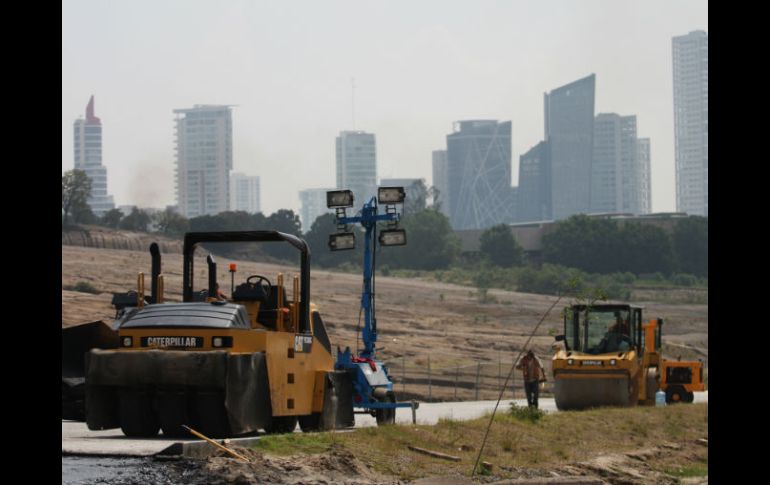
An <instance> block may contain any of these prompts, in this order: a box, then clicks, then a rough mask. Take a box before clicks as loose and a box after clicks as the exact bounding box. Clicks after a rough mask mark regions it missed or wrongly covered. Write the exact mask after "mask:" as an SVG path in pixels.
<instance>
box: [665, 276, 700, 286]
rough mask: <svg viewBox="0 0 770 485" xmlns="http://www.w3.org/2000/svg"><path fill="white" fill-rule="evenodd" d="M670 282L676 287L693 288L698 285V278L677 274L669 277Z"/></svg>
mask: <svg viewBox="0 0 770 485" xmlns="http://www.w3.org/2000/svg"><path fill="white" fill-rule="evenodd" d="M671 282H672V283H674V284H675V285H677V286H687V287H690V286H695V285H696V284H697V283H698V278H697V277H695V276H693V275H691V274H682V273H678V274H675V275H674V276H672V277H671Z"/></svg>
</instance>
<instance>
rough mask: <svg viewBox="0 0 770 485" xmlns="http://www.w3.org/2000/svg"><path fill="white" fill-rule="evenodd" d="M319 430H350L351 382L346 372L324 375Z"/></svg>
mask: <svg viewBox="0 0 770 485" xmlns="http://www.w3.org/2000/svg"><path fill="white" fill-rule="evenodd" d="M325 382H326V388H325V390H324V407H323V412H322V414H321V429H327V430H328V429H338V428H350V427H353V426H354V425H355V418H354V417H353V380H352V378H351V375H350V374H349V373H348V372H346V371H332V372H329V373H328V374H326V379H325Z"/></svg>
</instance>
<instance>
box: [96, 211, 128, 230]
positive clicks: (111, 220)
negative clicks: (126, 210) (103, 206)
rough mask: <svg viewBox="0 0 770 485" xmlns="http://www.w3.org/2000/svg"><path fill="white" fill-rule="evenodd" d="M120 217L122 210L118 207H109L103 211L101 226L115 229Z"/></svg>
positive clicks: (121, 217)
mask: <svg viewBox="0 0 770 485" xmlns="http://www.w3.org/2000/svg"><path fill="white" fill-rule="evenodd" d="M121 219H123V212H121V210H120V209H110V210H108V211H107V212H105V213H104V215H103V216H102V218H101V221H100V222H101V224H102V225H103V226H107V227H111V228H113V229H117V228H118V226H119V225H120V220H121Z"/></svg>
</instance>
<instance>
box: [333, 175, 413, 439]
mask: <svg viewBox="0 0 770 485" xmlns="http://www.w3.org/2000/svg"><path fill="white" fill-rule="evenodd" d="M405 197H406V193H405V191H404V188H403V187H380V188H378V190H377V197H372V198H371V199H370V200H369V201H368V202H366V203H365V204H364V205H363V207H362V208H361V211H360V212H359V213H358V214H357V215H355V216H353V217H348V216H347V214H346V213H345V210H346V208H348V207H352V206H353V200H354V198H353V193H352V192H351V191H350V190H337V191H331V192H327V193H326V203H327V206H328V207H329V208H330V209H335V211H336V214H335V216H336V221H337V233H336V234H332V235H330V236H329V249H331V250H332V251H341V250H347V249H354V248H355V239H356V235H355V233H354V232H351V231H350V230H349V228H348V225H349V224H353V225H355V224H361V226H362V227H363V228H364V230H365V232H364V264H363V270H364V288H363V292H362V293H361V313H363V314H364V328H363V332H362V335H361V340H362V341H363V345H364V348H363V350H361V351H357V352H356V354H357V355H354V353H353V352H352V351H351V349H350V347H347V348H345V351H344V352H343V351H340V350H339V348H338V349H337V360H336V362H335V365H334V368H335V369H336V370H344V371H347V372H348V373H350V375H351V380H352V383H353V408H354V409H356V414H371V415H372V416H374V417H376V419H377V424H378V425H383V424H393V423H395V421H396V408H407V407H411V408H412V409H413V411H414V409H416V408H417V403H416V402H409V403H398V402H397V401H396V395H395V392H394V391H393V382H392V380H391V378H390V375H389V374H388V368H387V366H386V365H385V363H384V362H382V361H380V360H377V355H376V354H377V350H378V349H377V348H375V343H376V342H377V318H376V316H375V300H374V295H375V291H374V268H375V259H376V258H375V254H376V245H377V243H378V242H379V244H380V246H403V245H405V244H406V231H405V230H404V229H399V228H398V221H399V219H400V214H399V213H398V211H397V209H396V206H397V204H403V202H404V198H405ZM378 202H379V204H380V205H381V206H384V207H385V212H384V213H382V214H379V213H378ZM402 207H403V205H402ZM378 223H386V224H387V228H386V229H384V230H380V231H379V238H378V237H377V233H378V228H377V225H378ZM359 318H360V316H359ZM356 341H358V335H356ZM412 415H413V418H414V412H413V413H412Z"/></svg>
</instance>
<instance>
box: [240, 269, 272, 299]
mask: <svg viewBox="0 0 770 485" xmlns="http://www.w3.org/2000/svg"><path fill="white" fill-rule="evenodd" d="M251 280H256V281H254V282H252V281H251ZM263 281H264V282H265V283H267V293H266V294H265V298H269V297H270V293H272V291H273V285H272V284H271V283H270V280H269V279H267V278H266V277H264V276H262V275H258V274H254V275H251V276H249V277H248V278H246V284H248V285H249V286H250V287H252V288H253V287H256V286H257V285H259V284H261V283H262V282H263Z"/></svg>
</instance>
